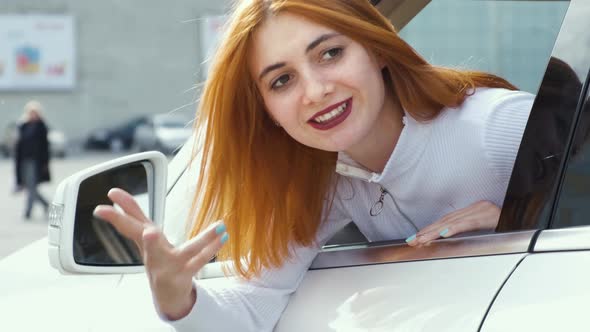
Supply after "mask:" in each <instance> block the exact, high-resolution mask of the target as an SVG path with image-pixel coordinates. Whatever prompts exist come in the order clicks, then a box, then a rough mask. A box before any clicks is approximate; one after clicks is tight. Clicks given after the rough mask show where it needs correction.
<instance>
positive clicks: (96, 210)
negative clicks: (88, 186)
mask: <svg viewBox="0 0 590 332" xmlns="http://www.w3.org/2000/svg"><path fill="white" fill-rule="evenodd" d="M100 210H102V206H100V205H97V206H96V207H95V208H94V211H92V215H93V216H95V215H96V214H97V213H100Z"/></svg>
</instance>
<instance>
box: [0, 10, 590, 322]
mask: <svg viewBox="0 0 590 332" xmlns="http://www.w3.org/2000/svg"><path fill="white" fill-rule="evenodd" d="M450 3H455V4H456V3H459V4H464V5H465V7H469V6H475V7H477V6H483V7H485V9H486V10H489V9H490V8H491V4H498V7H502V8H508V9H511V10H520V9H522V8H525V9H527V7H523V6H524V5H533V8H536V7H534V6H541V7H543V8H551V10H552V11H553V12H554V13H555V15H562V14H563V15H565V16H564V17H561V18H560V19H559V20H558V21H559V22H558V24H557V26H556V28H555V29H556V30H555V31H553V30H552V31H549V30H543V29H545V28H547V27H548V26H549V25H550V24H549V21H548V20H547V19H543V20H542V22H539V24H540V26H542V27H544V28H543V29H541V30H536V32H535V33H538V34H539V35H538V36H536V38H534V40H533V41H532V42H533V44H534V42H536V41H539V40H542V39H543V38H544V36H545V35H544V34H554V36H557V37H556V38H555V39H554V40H553V41H552V44H551V45H550V46H549V47H548V49H549V50H548V53H547V54H546V59H545V64H547V63H548V65H547V66H546V70H545V66H543V68H542V73H541V75H540V76H539V85H538V86H539V88H538V91H537V89H536V88H535V92H537V98H536V100H535V103H534V106H533V110H532V113H531V116H530V118H529V122H528V124H527V128H526V131H525V134H524V137H523V140H522V143H521V146H520V149H519V153H518V157H517V160H516V163H515V166H514V170H513V173H512V178H511V181H510V185H509V187H508V192H507V195H506V200H505V202H504V205H503V209H502V215H501V218H500V221H499V224H498V228H497V229H496V232H494V233H493V234H466V235H463V236H459V237H454V238H449V239H441V240H437V241H435V242H434V243H433V244H432V245H430V246H428V247H422V248H410V247H408V246H407V245H406V244H405V242H404V240H403V239H392V240H391V241H385V242H379V243H366V242H363V237H362V235H360V234H358V233H355V228H354V227H353V226H351V227H349V228H346V229H345V230H344V231H343V233H341V234H338V235H337V236H336V237H335V238H333V239H332V241H330V243H329V244H328V245H327V246H325V247H324V249H323V251H322V252H321V253H320V254H319V255H318V256H317V257H316V259H315V260H314V262H313V264H312V266H311V268H310V270H309V271H308V272H307V274H306V276H305V277H304V279H303V281H302V282H301V285H300V286H299V288H298V289H297V291H296V292H295V293H294V294H293V295H292V296H291V299H290V302H289V304H288V306H287V308H286V310H285V311H284V312H283V314H282V317H281V318H280V320H279V322H278V324H277V326H276V327H275V329H274V331H276V332H292V331H293V332H294V331H297V332H300V331H306V332H313V331H337V332H340V331H353V332H356V331H436V332H440V331H452V332H457V331H482V332H505V331H547V332H548V331H587V330H589V329H590V328H589V323H588V320H587V319H586V314H587V303H588V300H589V299H590V287H589V286H588V280H590V204H589V202H590V186H589V185H588V183H590V164H589V163H588V162H587V161H586V160H587V159H588V158H590V156H589V155H588V154H589V153H590V149H589V147H588V145H587V144H586V141H587V137H588V132H589V130H590V101H589V100H588V93H589V91H588V86H589V85H590V75H589V73H590V29H588V23H587V22H588V20H587V18H588V17H590V2H588V1H585V0H571V1H533V0H529V1H524V0H523V1H491V0H490V1H481V0H455V1H449V0H432V1H422V0H399V1H396V0H391V1H386V0H384V1H381V3H380V4H379V5H378V6H379V8H380V9H381V10H383V11H384V12H385V13H387V15H388V16H389V17H391V18H392V20H393V21H394V23H396V26H398V28H401V27H403V26H404V24H405V23H407V22H410V20H411V18H412V17H414V16H416V14H417V13H421V12H423V11H428V10H429V8H430V9H432V8H440V7H431V6H434V5H435V4H436V5H437V6H442V7H444V6H446V5H449V4H450ZM547 6H548V7H547ZM453 8H455V9H456V7H453ZM478 8H479V7H478ZM496 9H498V8H496ZM566 10H567V13H566ZM530 11H531V10H530V8H528V9H527V11H526V12H530ZM449 12H451V11H447V12H445V14H446V13H449ZM496 14H498V13H496ZM481 15H482V17H484V16H485V17H487V15H488V12H482V13H481ZM500 16H501V17H505V16H502V15H500ZM416 19H420V15H417V16H416ZM479 19H480V18H474V17H468V18H466V19H465V20H464V22H459V23H465V24H467V27H466V28H465V29H467V28H468V27H469V25H470V24H475V22H477V21H478V20H479ZM400 22H401V23H400ZM557 31H559V33H557ZM402 32H403V30H402ZM461 33H463V31H459V32H458V36H455V37H456V38H458V40H461V36H460V34H461ZM517 33H518V31H515V32H514V34H515V36H512V35H510V36H509V37H510V38H516V37H517V36H516V34H517ZM451 37H453V36H449V38H451ZM497 37H498V36H497ZM500 37H501V36H500ZM500 37H498V38H500ZM506 38H508V37H506ZM408 39H409V40H410V43H411V38H408ZM500 39H501V38H500ZM486 42H488V41H486ZM489 42H490V43H491V42H498V40H494V41H489ZM462 45H463V47H467V46H469V45H467V44H462ZM537 46H538V45H537ZM518 47H520V48H527V47H528V46H526V45H521V44H519V45H518ZM544 50H546V48H541V47H536V48H535V47H532V49H531V50H530V58H528V59H526V60H527V61H529V62H534V61H535V59H534V57H535V56H540V55H539V54H544V53H543V52H545V51H544ZM511 54H512V53H510V52H508V53H506V54H504V56H506V57H509V56H510V55H511ZM507 125H510V124H507ZM190 153H191V144H187V145H186V146H185V147H184V148H183V149H182V150H181V151H180V152H179V153H178V154H177V155H176V157H175V158H174V159H173V160H172V161H171V162H170V163H169V165H168V167H167V169H166V168H165V167H164V166H163V163H164V162H163V156H162V155H160V154H157V153H154V152H148V153H145V154H139V155H132V156H129V157H125V158H123V159H119V160H115V161H111V162H110V163H107V164H104V165H98V166H95V167H93V168H91V169H88V170H85V171H82V172H81V173H78V174H76V175H73V176H72V177H70V178H69V179H68V180H67V181H66V182H64V183H63V184H62V185H61V186H60V189H58V192H57V193H56V196H55V197H56V198H55V201H54V206H53V208H52V215H51V216H52V219H51V223H50V226H49V238H48V239H44V240H40V241H38V242H35V243H33V244H31V245H30V246H28V247H26V248H24V249H22V250H20V251H18V252H16V253H15V254H13V255H11V256H9V257H7V258H5V259H3V260H2V261H0V281H1V283H0V285H1V286H0V312H2V313H3V315H2V320H1V322H0V324H2V326H3V327H9V328H7V330H10V331H60V332H62V331H105V332H106V331H109V332H110V331H171V330H172V329H171V327H170V326H169V325H167V324H165V323H163V322H162V321H160V320H159V318H158V317H157V316H156V314H155V312H154V309H153V304H152V300H151V295H150V291H149V286H148V283H147V279H146V276H145V274H144V273H143V272H142V271H143V270H142V269H143V268H142V266H141V265H138V263H140V262H138V261H137V257H136V255H135V254H134V253H133V251H132V250H130V249H129V248H128V247H127V245H126V244H125V241H124V240H123V239H121V238H120V237H119V236H118V235H117V234H114V233H112V231H110V230H108V229H102V228H97V227H95V226H92V227H93V228H92V229H93V231H94V234H96V236H95V237H94V238H91V239H87V241H86V242H85V243H87V244H90V245H91V247H93V248H95V249H92V250H89V251H88V250H87V251H86V252H85V254H84V255H82V256H76V255H77V254H76V253H80V251H79V248H78V249H76V247H77V245H75V243H78V244H79V243H80V242H74V238H79V236H81V235H83V234H86V233H84V232H81V231H80V229H79V228H76V224H75V223H74V222H75V221H76V220H77V219H78V220H83V219H84V213H85V214H86V215H87V214H88V211H89V210H90V211H91V209H92V208H93V206H94V205H95V204H96V201H95V200H94V201H93V200H90V201H86V200H85V197H92V195H97V196H96V197H103V196H104V193H103V192H102V191H104V190H106V189H105V188H107V187H108V184H104V185H103V187H100V188H98V187H94V188H97V189H95V190H86V189H84V188H86V187H87V184H89V183H91V182H92V181H91V180H88V179H91V178H92V177H93V176H102V175H105V174H118V173H116V172H120V171H124V170H129V169H132V168H133V169H135V170H137V169H139V170H140V173H141V174H142V177H140V178H141V179H142V181H135V182H134V186H133V187H134V188H139V189H137V190H136V193H137V194H138V195H141V196H140V197H139V199H140V200H141V201H142V202H143V206H145V209H146V211H149V214H150V215H151V216H152V218H153V219H154V220H155V221H156V222H157V223H159V224H161V226H162V227H163V230H164V233H165V234H166V235H167V237H168V238H169V240H170V241H171V242H172V243H175V244H179V243H181V242H182V241H183V238H184V231H185V225H184V221H185V220H186V217H187V213H188V210H189V209H188V206H189V204H190V199H191V197H192V196H191V195H192V192H193V189H192V185H193V182H194V180H195V179H194V178H191V175H190V174H189V172H188V171H186V170H187V165H188V161H189V159H190ZM125 165H126V166H125ZM192 167H195V165H193V166H192ZM109 172H111V173H109ZM112 172H114V173H112ZM164 174H166V175H165V176H164ZM112 178H119V177H116V176H113V177H112ZM164 178H165V179H166V181H164ZM84 181H90V182H84ZM113 181H120V180H113ZM146 194H147V195H146ZM164 195H165V196H166V199H165V202H164V200H163V199H162V200H158V199H157V197H159V196H164ZM146 202H147V203H146ZM164 203H165V206H164ZM164 207H165V209H164ZM351 225H352V224H351ZM99 227H100V226H99ZM116 240H118V241H116ZM359 241H360V242H359ZM48 247H49V256H50V258H51V261H52V264H53V265H54V266H56V267H58V268H59V269H60V270H61V271H62V272H64V273H68V272H69V273H75V274H72V275H62V274H60V273H59V272H58V270H56V269H53V268H51V266H50V263H49V260H48V259H47V255H46V252H47V248H48ZM76 250H78V251H76ZM81 257H82V258H81ZM84 257H85V258H84ZM85 259H89V260H85ZM90 259H91V260H97V261H94V263H92V262H91V261H90ZM97 262H99V263H97ZM100 262H102V263H100ZM104 262H108V264H109V265H110V266H105V265H104ZM79 263H80V264H79ZM218 264H219V263H210V264H208V265H207V266H206V267H205V269H204V270H203V271H202V272H201V273H200V275H199V277H200V279H201V280H200V281H199V282H201V283H224V282H226V279H225V277H223V276H222V274H221V271H220V269H219V265H218Z"/></svg>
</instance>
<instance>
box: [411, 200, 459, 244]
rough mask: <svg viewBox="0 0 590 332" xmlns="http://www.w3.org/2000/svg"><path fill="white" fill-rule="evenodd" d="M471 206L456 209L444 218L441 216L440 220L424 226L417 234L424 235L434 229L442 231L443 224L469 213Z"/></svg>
mask: <svg viewBox="0 0 590 332" xmlns="http://www.w3.org/2000/svg"><path fill="white" fill-rule="evenodd" d="M470 208H471V206H468V207H466V208H463V209H459V210H455V211H453V212H451V213H449V214H447V215H445V216H443V217H442V218H440V219H439V220H437V221H436V222H433V223H432V224H430V225H428V226H426V227H424V228H422V229H421V230H420V231H419V232H418V234H417V236H418V237H419V236H423V235H426V234H427V233H431V232H434V231H438V232H440V230H441V226H444V225H446V224H447V223H448V222H449V221H451V220H454V219H456V218H457V217H460V216H463V215H466V214H468V213H469V211H470Z"/></svg>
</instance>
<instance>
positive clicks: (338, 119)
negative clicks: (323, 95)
mask: <svg viewBox="0 0 590 332" xmlns="http://www.w3.org/2000/svg"><path fill="white" fill-rule="evenodd" d="M344 103H346V108H344V111H343V112H342V113H341V114H339V115H337V116H335V117H333V118H331V119H330V120H328V121H324V122H322V123H319V122H316V121H315V120H314V119H316V118H317V117H318V116H322V115H324V114H328V113H330V112H332V111H333V110H335V109H337V108H338V107H340V106H341V105H342V104H344ZM351 111H352V97H351V98H348V99H347V100H345V101H343V102H341V103H338V104H334V105H331V106H329V107H327V108H326V109H324V110H322V111H320V112H318V113H316V114H314V116H313V117H311V119H309V120H308V121H307V123H309V125H311V126H312V127H314V128H315V129H318V130H328V129H332V128H334V127H336V126H337V125H339V124H341V123H342V122H343V121H344V120H346V118H347V117H348V116H349V115H350V113H351Z"/></svg>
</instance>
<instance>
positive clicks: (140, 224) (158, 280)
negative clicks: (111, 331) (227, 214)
mask: <svg viewBox="0 0 590 332" xmlns="http://www.w3.org/2000/svg"><path fill="white" fill-rule="evenodd" d="M108 197H109V199H111V201H113V203H115V204H117V205H118V206H119V207H120V208H121V209H122V211H120V210H118V209H115V208H114V207H113V206H111V205H99V206H97V207H96V209H95V210H94V215H95V216H96V217H98V218H100V219H103V220H105V221H107V222H108V223H110V224H111V225H113V226H114V227H115V229H117V231H119V233H121V234H122V235H124V236H126V237H127V238H129V239H131V240H132V241H134V242H135V244H136V245H137V247H138V248H139V250H140V252H141V255H142V257H143V262H144V265H145V269H146V272H147V275H148V279H149V283H150V288H151V290H152V293H153V296H154V300H155V302H156V305H157V306H158V309H159V310H160V312H161V313H162V314H164V315H165V316H166V317H167V318H168V319H170V320H176V319H180V318H182V317H184V316H186V315H187V314H188V313H189V312H190V310H191V308H192V307H193V305H194V303H195V301H196V296H197V294H196V291H195V290H194V288H193V287H192V278H193V276H194V275H195V274H196V273H197V272H198V271H199V270H200V269H201V268H202V267H203V266H204V265H205V264H207V263H208V262H209V261H210V260H211V258H212V257H213V256H214V255H215V254H216V253H217V252H218V251H219V249H221V247H222V245H223V244H224V243H225V242H226V241H227V239H228V234H227V233H226V232H225V225H224V224H223V223H221V222H217V223H214V224H212V225H211V226H209V227H208V228H207V229H205V230H204V231H203V232H201V233H200V234H199V235H198V236H196V237H195V238H193V239H191V240H189V241H187V242H185V243H184V244H182V245H181V246H179V247H174V246H173V245H172V244H170V242H168V240H167V239H166V237H165V236H164V234H163V233H162V231H161V230H160V229H158V228H157V227H156V226H155V225H154V223H153V222H152V221H151V220H150V219H149V218H147V217H146V216H145V214H144V213H143V212H142V210H141V208H140V207H139V205H138V204H137V202H136V201H135V199H134V198H133V196H131V195H130V194H129V193H127V192H125V191H124V190H121V189H117V188H114V189H111V190H110V191H109V193H108Z"/></svg>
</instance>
